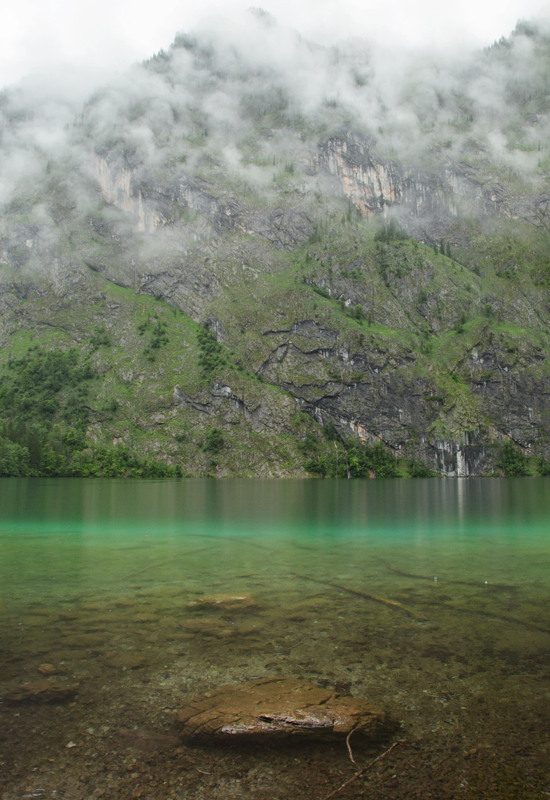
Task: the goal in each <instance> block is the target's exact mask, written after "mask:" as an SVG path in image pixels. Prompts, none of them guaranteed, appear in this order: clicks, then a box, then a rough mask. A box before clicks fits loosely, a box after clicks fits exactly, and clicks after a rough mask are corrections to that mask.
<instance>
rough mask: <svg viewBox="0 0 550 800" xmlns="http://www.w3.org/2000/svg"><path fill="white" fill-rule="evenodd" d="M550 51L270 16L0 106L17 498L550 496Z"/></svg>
mask: <svg viewBox="0 0 550 800" xmlns="http://www.w3.org/2000/svg"><path fill="white" fill-rule="evenodd" d="M549 89H550V30H548V29H547V28H546V27H545V25H544V24H542V23H527V22H521V23H518V25H517V27H516V29H515V31H514V32H513V33H512V34H511V36H509V37H508V38H506V39H505V38H503V39H501V40H500V41H499V42H497V43H495V44H494V45H493V46H492V47H489V48H487V49H486V50H484V51H483V52H477V53H469V54H462V55H454V54H449V55H448V56H445V57H442V56H441V54H439V55H438V56H437V57H436V56H435V55H434V54H429V53H400V52H393V53H385V52H384V51H383V50H382V49H381V48H380V47H379V46H375V45H373V44H372V43H365V42H359V41H349V42H346V43H344V44H342V45H339V46H338V47H332V48H327V47H320V46H317V45H315V44H314V43H311V42H309V41H306V40H305V39H303V38H302V37H300V36H299V35H298V34H296V33H295V32H293V31H289V30H287V29H284V28H281V27H280V26H278V25H277V23H276V22H275V21H274V20H273V19H272V18H271V17H270V16H269V15H267V14H266V13H265V12H263V11H260V10H253V11H251V12H249V13H248V14H247V15H245V17H244V18H242V19H239V20H225V21H220V23H219V26H218V28H217V29H215V28H212V27H211V28H210V29H208V30H202V31H199V32H197V33H196V34H195V35H193V36H191V35H184V34H180V35H178V36H177V37H176V39H175V41H174V43H173V44H172V45H171V47H170V48H169V49H168V50H167V51H162V52H160V53H158V54H157V55H155V56H154V57H153V58H151V59H150V60H149V61H147V62H145V63H144V64H140V65H137V66H135V67H134V68H133V69H132V70H130V71H129V72H128V73H127V74H126V75H125V76H123V77H122V78H118V79H117V80H116V81H115V80H113V82H112V83H111V84H110V85H106V86H103V87H100V88H98V89H97V91H96V92H95V93H94V94H93V95H92V96H90V97H88V98H87V99H86V101H85V102H84V103H78V104H76V103H75V102H74V101H73V100H71V99H68V98H66V97H63V95H62V93H61V92H60V93H59V94H58V96H54V95H52V94H46V93H44V91H43V90H41V89H40V86H39V85H33V84H32V83H30V82H27V83H26V84H21V85H19V86H17V87H12V88H8V89H6V90H4V92H3V93H2V94H0V115H1V121H0V165H1V171H0V174H1V176H2V177H1V178H0V203H1V204H2V216H1V219H0V311H1V317H0V345H1V350H0V371H1V376H2V383H1V388H0V420H1V422H0V474H20V475H26V474H68V475H70V474H74V475H93V474H103V475H123V474H132V475H168V474H170V475H175V474H184V475H205V474H213V475H219V476H225V475H243V476H245V475H265V476H287V475H306V474H316V475H342V476H346V475H348V476H355V475H357V476H361V475H370V474H375V475H377V476H383V475H392V474H404V475H405V474H409V475H429V474H432V473H436V474H444V475H449V476H465V475H486V474H492V473H495V472H496V473H499V472H500V473H502V472H504V473H505V474H523V473H533V472H539V473H541V472H542V473H543V474H546V473H547V472H548V471H550V463H549V459H550V444H549V440H548V434H549V432H550V412H549V404H548V396H549V394H550V371H549V362H548V354H549V344H550V341H549V327H548V323H549V309H550V304H549V299H550V297H549V287H550V233H549V225H550V183H549V170H550V149H549V142H550V137H549V131H550V91H549Z"/></svg>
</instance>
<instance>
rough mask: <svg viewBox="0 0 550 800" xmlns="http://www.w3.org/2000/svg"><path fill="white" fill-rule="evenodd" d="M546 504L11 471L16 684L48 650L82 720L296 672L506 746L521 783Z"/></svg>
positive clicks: (544, 489) (449, 730) (536, 657)
mask: <svg viewBox="0 0 550 800" xmlns="http://www.w3.org/2000/svg"><path fill="white" fill-rule="evenodd" d="M549 519H550V479H543V478H541V479H515V480H514V479H509V480H506V479H502V480H487V479H486V480H453V481H450V480H409V481H404V480H395V481H361V482H360V481H326V480H325V481H316V480H310V481H292V480H289V481H260V480H258V481H255V480H243V481H239V480H235V481H232V480H228V481H214V480H188V481H174V482H171V481H142V482H138V481H132V482H126V481H122V480H112V481H107V480H106V481H93V480H90V481H87V480H73V481H71V480H11V479H10V480H2V481H0V611H1V616H0V637H1V644H2V649H1V650H0V695H2V694H6V696H7V695H9V693H10V692H13V691H14V690H17V687H18V686H20V685H21V684H23V683H25V682H29V681H32V680H35V679H36V677H37V675H38V677H40V675H39V673H38V672H37V669H38V667H40V665H41V664H44V663H46V664H51V665H53V667H54V668H55V670H56V677H50V678H48V680H57V681H67V682H69V681H77V682H78V684H79V686H80V687H81V691H80V695H79V697H80V700H79V703H80V705H79V703H77V704H76V706H75V708H76V711H78V712H79V713H81V714H82V717H81V721H80V723H79V722H78V720H77V722H75V725H76V727H77V728H78V724H80V725H81V728H82V731H83V732H82V736H84V737H86V736H88V734H86V733H85V731H88V730H95V724H96V723H97V720H96V721H95V722H94V720H92V722H90V717H89V715H90V713H91V711H90V710H89V709H90V708H91V707H93V708H94V709H95V712H94V713H99V710H100V709H101V714H102V715H103V716H104V718H106V719H107V723H106V724H105V725H104V727H106V728H107V729H110V727H111V723H110V722H109V714H110V713H111V714H112V713H115V711H114V710H115V709H116V714H117V716H118V718H119V720H122V719H126V717H125V715H127V725H130V724H131V725H133V726H134V727H136V726H140V725H142V724H144V723H143V720H142V718H141V716H140V715H143V718H144V719H151V718H153V719H155V714H158V713H160V709H175V708H177V707H178V705H181V703H182V702H184V699H185V697H190V696H192V695H193V694H194V693H196V692H199V691H206V690H209V689H211V688H213V687H215V686H216V685H218V684H220V683H227V682H238V681H242V680H246V679H248V678H252V677H262V676H267V675H280V674H284V675H289V676H291V677H297V678H304V679H307V680H313V681H317V682H324V683H325V684H329V685H332V686H336V687H337V688H339V689H340V690H341V691H346V692H349V693H351V694H356V695H365V696H369V697H371V698H373V699H375V700H376V701H377V702H381V703H383V704H384V705H386V706H387V707H388V708H390V710H392V711H393V712H394V713H395V714H396V716H397V717H398V718H399V719H400V720H401V721H402V723H403V726H404V731H405V732H406V734H405V735H406V736H408V737H409V738H410V739H412V740H415V741H416V742H421V741H424V740H426V741H427V740H428V738H429V737H436V738H438V741H439V740H441V741H446V742H451V741H452V742H456V741H457V740H460V742H461V744H460V748H461V752H462V751H463V750H464V748H466V747H469V746H471V747H472V748H473V749H476V748H478V747H479V741H480V740H481V741H482V747H486V748H487V749H488V751H489V750H490V751H491V752H492V753H493V752H494V751H495V750H497V749H498V750H499V752H500V753H501V754H502V758H503V760H504V761H505V762H506V764H505V766H503V767H502V768H501V770H500V773H499V774H504V775H505V778H503V781H504V784H502V785H501V783H498V785H495V786H496V788H495V794H494V796H495V797H496V796H497V795H498V796H499V797H507V796H514V797H515V796H516V795H515V794H513V793H510V794H507V793H506V792H508V791H511V790H510V786H511V785H512V784H513V785H515V784H514V781H517V775H518V774H520V775H521V774H522V771H524V770H525V769H527V767H525V765H523V766H522V762H521V759H520V761H519V762H518V757H517V755H516V756H515V763H516V768H515V771H514V775H513V776H508V777H506V775H507V772H506V770H507V769H511V767H508V766H507V764H508V761H509V760H510V759H508V761H507V756H506V752H508V755H509V754H510V753H511V752H513V753H516V751H517V750H518V748H519V747H520V742H524V740H525V737H526V736H528V737H529V738H530V739H531V740H532V738H533V735H534V733H533V730H534V729H535V730H536V731H538V728H537V726H538V725H540V729H541V731H547V722H548V719H547V718H546V722H544V720H542V719H541V713H542V712H541V709H542V708H547V704H548V693H547V685H548V684H547V679H548V664H549V646H550V636H549V631H550V620H549V614H548V589H549V578H548V576H549V574H550V530H549V528H550V526H549ZM228 595H229V596H238V597H240V598H244V599H243V600H237V601H235V600H233V601H231V600H229V601H228V600H227V596H228ZM205 597H206V598H207V599H206V601H205V600H204V598H205ZM208 598H211V599H210V600H209V599H208ZM212 598H213V599H212ZM106 687H107V688H106ZM86 704H87V705H86ZM544 704H546V705H544ZM0 708H1V706H0ZM86 709H88V710H86ZM75 713H76V712H75ZM23 716H24V715H23ZM518 720H519V722H518ZM18 724H20V725H21V726H23V728H22V729H21V730H22V731H23V732H24V725H25V724H26V721H25V719H24V718H23V719H21V718H19V720H18ZM28 724H31V722H29V723H28ZM32 724H33V725H35V724H36V720H33V721H32ZM85 726H87V727H85ZM533 726H534V727H533ZM541 731H539V732H538V738H537V745H536V747H538V748H546V750H544V753H545V754H546V755H547V754H548V753H547V748H548V737H547V734H544V735H543V733H541ZM21 735H23V734H21ZM72 735H76V734H72ZM89 736H91V734H89ZM426 737H428V738H426ZM441 737H443V738H441ZM430 741H432V739H430ZM503 742H504V743H505V746H504V744H503ZM521 746H522V747H523V746H524V745H523V744H522V745H521ZM430 747H432V748H433V747H434V745H433V742H432V744H431V745H430ZM506 748H508V751H506ZM535 750H536V748H535ZM472 752H473V750H472ZM476 752H477V750H476ZM537 752H538V751H537ZM531 757H532V756H531ZM540 757H541V759H542V758H543V755H542V751H541V756H540ZM518 764H519V766H518ZM457 769H458V767H457ZM529 769H530V775H531V778H530V780H531V782H533V780H535V778H533V774H535V773H536V769H534V767H533V766H532V764H531V765H530V767H529ZM485 773H486V768H485V767H484V766H483V765H480V766H479V774H480V775H483V774H485ZM477 774H478V773H477V772H476V775H477ZM289 780H290V778H289ZM457 780H458V778H457ZM477 780H481V778H478V779H477ZM537 780H538V779H537ZM472 781H473V778H471V780H470V783H472ZM503 786H504V788H503ZM537 786H538V784H537ZM194 790H196V787H195V789H193V786H190V787H188V796H189V797H192V796H194V795H193V794H192V791H194ZM546 790H547V789H544V790H543V789H541V788H540V787H539V788H537V790H536V792H539V794H536V792H535V794H534V795H533V796H541V795H540V792H542V791H546ZM197 791H198V790H197ZM479 791H480V790H479V788H478V795H477V796H478V797H480V796H481V797H482V796H487V797H492V796H493V794H490V793H489V792H488V790H487V792H486V793H485V794H483V792H481V794H479ZM220 792H221V789H220ZM409 794H410V796H411V797H412V796H414V792H412V789H410V788H409ZM14 796H15V795H14ZM199 796H200V795H199V794H197V797H199ZM217 796H218V795H217V794H216V790H215V788H214V789H212V790H211V792H210V797H212V798H214V797H217ZM221 796H223V792H222V794H220V797H221ZM460 796H462V795H460ZM517 796H518V797H527V796H530V795H528V794H525V793H524V794H523V795H521V794H518V795H517Z"/></svg>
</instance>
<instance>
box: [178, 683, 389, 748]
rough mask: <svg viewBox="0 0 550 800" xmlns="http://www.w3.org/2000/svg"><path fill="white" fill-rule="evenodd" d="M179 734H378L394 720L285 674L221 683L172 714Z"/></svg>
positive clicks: (240, 737) (221, 737)
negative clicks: (240, 681) (229, 684)
mask: <svg viewBox="0 0 550 800" xmlns="http://www.w3.org/2000/svg"><path fill="white" fill-rule="evenodd" d="M177 719H178V721H179V722H180V723H181V724H182V732H183V737H184V738H185V739H194V740H202V741H212V742H238V741H247V742H248V741H251V742H257V741H279V740H285V739H288V738H289V737H291V738H292V739H296V738H307V739H322V740H334V739H340V738H345V737H346V736H347V735H348V734H349V733H350V732H352V731H353V732H354V736H363V737H368V738H371V739H377V738H380V737H382V736H384V735H385V734H387V733H389V732H391V730H393V729H395V727H396V724H395V722H393V721H392V720H391V719H390V718H389V717H388V716H387V714H386V713H385V712H384V711H383V710H382V709H381V708H378V707H377V706H374V705H372V704H371V703H369V702H368V701H366V700H363V699H360V698H355V697H350V696H349V695H341V694H338V693H337V692H336V691H334V690H333V689H324V688H322V687H321V686H316V685H314V684H310V683H306V682H304V681H297V680H292V679H287V678H266V679H263V680H252V681H247V682H245V683H242V684H238V685H234V686H221V687H220V688H219V689H217V690H216V691H214V692H208V693H206V694H203V695H202V696H200V697H198V698H196V699H195V700H194V701H192V702H191V703H190V705H189V706H188V707H187V708H185V709H183V710H182V711H180V712H179V713H178V715H177Z"/></svg>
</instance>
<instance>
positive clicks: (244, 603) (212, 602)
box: [187, 594, 257, 611]
mask: <svg viewBox="0 0 550 800" xmlns="http://www.w3.org/2000/svg"><path fill="white" fill-rule="evenodd" d="M256 606H257V602H256V599H255V598H254V597H253V596H252V595H250V594H211V595H202V596H201V597H195V598H194V599H193V600H190V601H189V602H188V603H187V608H189V609H194V608H197V609H209V608H219V609H221V610H223V611H244V610H245V609H251V608H256Z"/></svg>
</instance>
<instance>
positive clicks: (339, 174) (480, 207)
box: [316, 135, 545, 242]
mask: <svg viewBox="0 0 550 800" xmlns="http://www.w3.org/2000/svg"><path fill="white" fill-rule="evenodd" d="M316 163H317V165H318V166H319V167H320V168H321V169H324V170H326V171H327V172H328V173H329V174H330V175H333V176H334V177H335V178H336V179H337V181H338V184H339V185H340V187H341V190H342V192H343V194H344V196H345V197H347V198H349V200H350V201H351V202H352V203H353V205H354V206H355V207H356V208H357V209H358V210H359V211H360V212H361V214H362V215H363V216H365V217H367V218H369V217H372V216H373V215H377V214H386V215H387V214H388V213H390V214H391V213H392V212H393V213H396V214H397V216H398V218H399V219H400V220H401V221H402V223H403V224H404V225H405V226H406V227H407V229H408V230H409V231H410V232H411V234H413V235H420V236H421V237H423V238H424V239H425V240H427V241H428V242H434V241H438V240H439V239H440V238H442V236H445V235H446V234H448V232H449V231H450V230H451V229H452V227H453V225H454V224H455V223H456V221H457V220H458V219H460V217H461V216H465V215H467V216H469V217H477V218H478V219H479V218H482V219H491V218H494V217H495V216H496V217H500V216H511V217H519V216H520V215H528V216H529V217H530V218H531V219H533V220H535V219H536V217H537V215H540V213H541V211H542V207H543V206H544V205H545V197H544V196H539V197H537V198H536V199H535V200H534V201H531V202H526V201H523V202H519V201H518V200H517V198H513V197H512V194H511V192H510V191H509V190H507V189H506V187H505V186H503V185H502V184H501V183H499V182H498V181H496V180H494V179H492V177H491V176H490V175H487V174H484V173H483V172H482V171H481V170H480V169H476V168H474V167H472V166H471V165H469V164H467V163H461V162H446V161H443V163H442V164H440V166H439V168H438V169H433V170H432V171H431V172H428V171H424V172H422V171H419V170H417V169H410V168H406V167H404V166H403V165H400V164H398V163H396V162H394V161H389V160H383V159H381V158H379V157H377V156H376V154H375V151H374V148H373V143H372V142H371V141H368V140H361V139H359V138H357V137H354V136H353V135H348V136H346V137H343V136H342V137H334V138H331V139H328V140H327V141H326V142H324V143H323V144H322V145H321V147H320V149H319V154H318V156H317V158H316ZM537 208H538V209H539V211H537Z"/></svg>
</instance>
